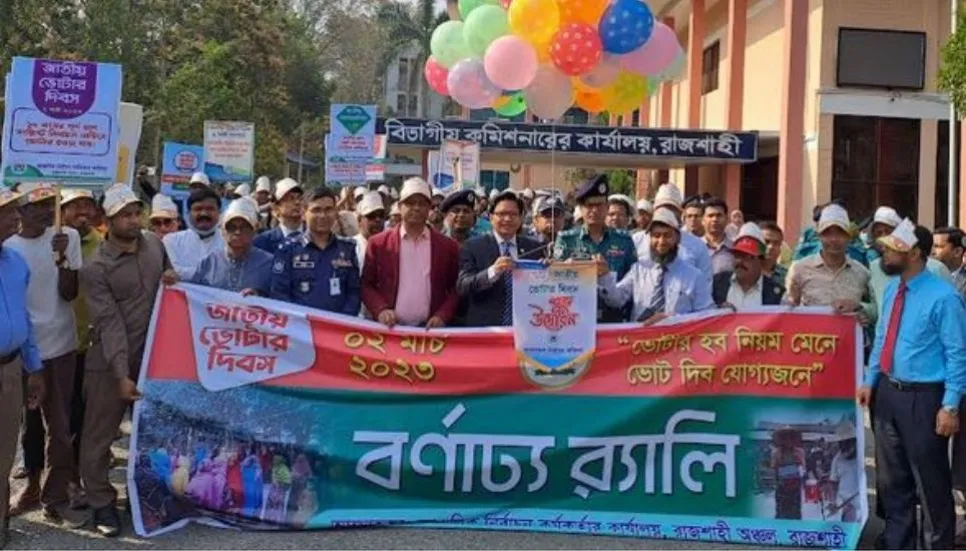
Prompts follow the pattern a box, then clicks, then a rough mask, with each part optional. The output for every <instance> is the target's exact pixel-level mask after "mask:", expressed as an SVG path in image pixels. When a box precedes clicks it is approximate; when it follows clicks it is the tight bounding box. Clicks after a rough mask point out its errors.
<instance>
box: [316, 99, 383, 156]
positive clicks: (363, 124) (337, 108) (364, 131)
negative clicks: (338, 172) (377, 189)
mask: <svg viewBox="0 0 966 551" xmlns="http://www.w3.org/2000/svg"><path fill="white" fill-rule="evenodd" d="M375 136H376V106H375V105H347V104H341V103H336V104H333V105H332V107H331V108H330V110H329V140H328V143H327V144H326V145H327V147H326V157H328V158H333V159H341V160H344V161H347V160H355V159H357V160H362V161H365V162H369V160H370V159H371V158H372V152H373V151H374V144H373V141H374V140H375Z"/></svg>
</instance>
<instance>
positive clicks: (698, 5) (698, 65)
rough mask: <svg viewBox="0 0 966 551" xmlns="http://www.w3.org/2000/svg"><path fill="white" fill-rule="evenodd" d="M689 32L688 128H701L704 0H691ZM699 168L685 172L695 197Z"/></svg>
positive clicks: (688, 190)
mask: <svg viewBox="0 0 966 551" xmlns="http://www.w3.org/2000/svg"><path fill="white" fill-rule="evenodd" d="M689 18H690V21H689V24H690V29H689V30H688V128H700V127H701V74H702V73H703V72H704V40H705V37H706V36H707V22H706V21H705V9H704V0H691V15H690V16H689ZM699 177H700V174H699V171H698V167H689V168H687V169H686V170H685V172H684V193H685V195H693V194H695V193H697V192H698V188H699Z"/></svg>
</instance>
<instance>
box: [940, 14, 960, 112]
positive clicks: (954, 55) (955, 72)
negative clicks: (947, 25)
mask: <svg viewBox="0 0 966 551" xmlns="http://www.w3.org/2000/svg"><path fill="white" fill-rule="evenodd" d="M939 88H940V89H941V90H943V91H944V92H946V93H947V94H949V96H950V97H951V98H952V101H953V104H954V105H955V106H956V110H957V111H959V112H960V113H963V112H964V111H966V13H964V11H963V7H960V10H959V21H958V23H957V25H956V32H955V33H953V34H952V35H951V36H950V37H949V40H947V41H946V43H945V44H943V48H942V63H941V65H940V68H939Z"/></svg>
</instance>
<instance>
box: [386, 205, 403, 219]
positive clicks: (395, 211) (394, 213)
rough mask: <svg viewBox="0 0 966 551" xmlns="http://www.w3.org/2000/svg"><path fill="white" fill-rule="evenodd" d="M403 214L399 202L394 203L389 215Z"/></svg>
mask: <svg viewBox="0 0 966 551" xmlns="http://www.w3.org/2000/svg"><path fill="white" fill-rule="evenodd" d="M400 214H402V213H401V212H399V203H393V204H392V207H390V208H389V216H398V215H400Z"/></svg>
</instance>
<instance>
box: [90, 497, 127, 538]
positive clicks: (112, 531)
mask: <svg viewBox="0 0 966 551" xmlns="http://www.w3.org/2000/svg"><path fill="white" fill-rule="evenodd" d="M94 530H96V531H97V532H98V533H99V534H100V535H102V536H104V537H105V538H116V537H117V536H118V534H120V533H121V517H120V516H119V515H118V514H117V509H115V508H114V506H113V505H108V506H107V507H101V508H100V509H95V510H94Z"/></svg>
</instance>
